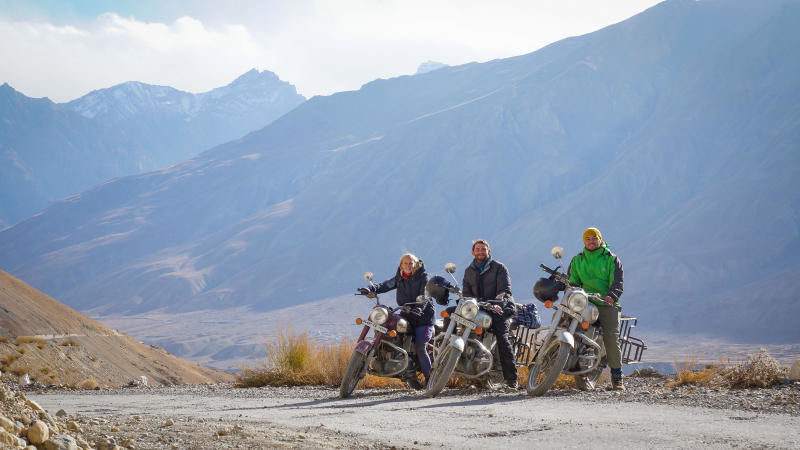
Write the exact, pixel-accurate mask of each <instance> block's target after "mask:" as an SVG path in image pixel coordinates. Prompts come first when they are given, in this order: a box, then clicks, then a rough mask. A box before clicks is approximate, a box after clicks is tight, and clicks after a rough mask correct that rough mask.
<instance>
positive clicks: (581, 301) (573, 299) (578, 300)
mask: <svg viewBox="0 0 800 450" xmlns="http://www.w3.org/2000/svg"><path fill="white" fill-rule="evenodd" d="M588 304H589V296H588V295H586V293H585V292H583V291H575V292H572V293H570V294H569V297H567V307H568V308H569V309H571V310H572V312H576V313H579V312H581V311H583V310H584V309H586V306H587V305H588Z"/></svg>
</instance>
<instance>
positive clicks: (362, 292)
mask: <svg viewBox="0 0 800 450" xmlns="http://www.w3.org/2000/svg"><path fill="white" fill-rule="evenodd" d="M371 292H372V291H371V290H369V289H367V288H363V287H362V288H358V293H359V294H361V295H368V294H370V293H371Z"/></svg>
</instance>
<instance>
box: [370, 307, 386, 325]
mask: <svg viewBox="0 0 800 450" xmlns="http://www.w3.org/2000/svg"><path fill="white" fill-rule="evenodd" d="M387 319H389V310H388V309H387V308H386V307H385V306H378V307H377V308H373V309H372V311H371V312H370V313H369V321H370V322H372V323H374V324H376V325H383V324H384V323H386V320H387Z"/></svg>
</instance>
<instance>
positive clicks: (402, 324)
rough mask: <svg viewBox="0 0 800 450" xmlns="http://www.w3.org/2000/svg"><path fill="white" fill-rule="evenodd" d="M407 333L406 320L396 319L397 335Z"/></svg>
mask: <svg viewBox="0 0 800 450" xmlns="http://www.w3.org/2000/svg"><path fill="white" fill-rule="evenodd" d="M406 331H408V321H407V320H406V319H398V320H397V332H398V333H405V332H406Z"/></svg>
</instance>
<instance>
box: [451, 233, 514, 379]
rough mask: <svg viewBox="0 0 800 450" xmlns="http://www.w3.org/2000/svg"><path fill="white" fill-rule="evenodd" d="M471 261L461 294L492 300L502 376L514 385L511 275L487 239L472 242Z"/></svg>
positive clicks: (494, 329)
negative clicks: (510, 329)
mask: <svg viewBox="0 0 800 450" xmlns="http://www.w3.org/2000/svg"><path fill="white" fill-rule="evenodd" d="M472 256H473V257H474V259H473V260H472V264H470V265H469V266H468V267H467V268H466V269H465V270H464V281H463V283H462V286H463V290H462V293H463V295H464V297H472V298H476V299H478V300H479V301H487V300H489V301H492V303H495V304H494V305H493V307H492V311H489V315H490V316H492V332H493V333H494V335H495V337H496V338H497V347H498V350H499V351H500V364H501V365H502V367H503V378H504V379H505V382H506V384H507V385H508V386H510V387H512V388H516V387H517V384H518V383H517V378H518V376H517V366H516V364H514V352H513V350H512V349H511V342H510V341H509V339H508V333H509V330H508V326H509V321H508V319H510V318H511V317H512V316H513V315H514V313H515V312H516V305H515V304H514V298H513V297H512V296H511V277H510V276H509V274H508V269H506V266H504V265H503V263H501V262H499V261H495V260H494V259H492V256H491V249H490V248H489V243H488V242H486V241H485V240H483V239H478V240H476V241H475V242H473V243H472Z"/></svg>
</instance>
